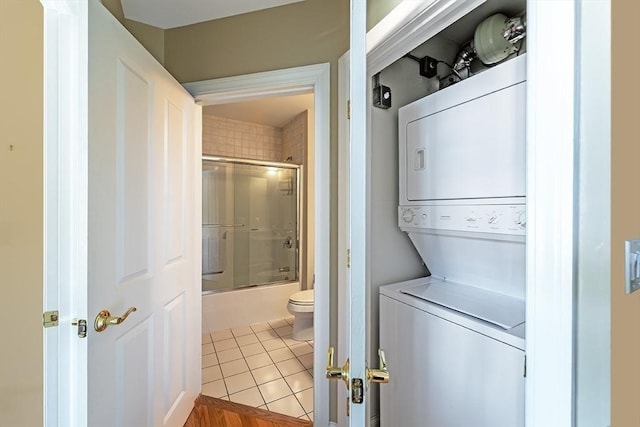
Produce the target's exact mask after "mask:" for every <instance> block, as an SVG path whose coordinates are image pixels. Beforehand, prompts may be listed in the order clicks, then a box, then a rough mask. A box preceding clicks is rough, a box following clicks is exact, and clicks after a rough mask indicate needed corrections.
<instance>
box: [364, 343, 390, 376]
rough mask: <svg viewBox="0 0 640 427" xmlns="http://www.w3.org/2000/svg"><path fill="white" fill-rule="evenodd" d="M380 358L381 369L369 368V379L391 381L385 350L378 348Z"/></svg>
mask: <svg viewBox="0 0 640 427" xmlns="http://www.w3.org/2000/svg"><path fill="white" fill-rule="evenodd" d="M378 358H379V359H380V369H369V368H367V381H368V382H373V383H384V384H386V383H388V382H389V370H388V369H387V360H386V358H385V357H384V351H382V350H380V349H378Z"/></svg>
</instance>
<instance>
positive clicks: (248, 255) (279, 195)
mask: <svg viewBox="0 0 640 427" xmlns="http://www.w3.org/2000/svg"><path fill="white" fill-rule="evenodd" d="M299 168H300V167H299V166H298V165H293V164H287V163H267V162H254V161H250V160H235V159H223V158H218V157H203V158H202V291H203V292H205V293H207V292H217V291H223V290H233V289H239V288H244V287H248V286H258V285H266V284H272V283H282V282H290V281H297V280H298V242H299V233H298V229H299V226H298V218H299V214H298V211H299V196H298V188H299V177H300V169H299Z"/></svg>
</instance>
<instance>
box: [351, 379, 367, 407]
mask: <svg viewBox="0 0 640 427" xmlns="http://www.w3.org/2000/svg"><path fill="white" fill-rule="evenodd" d="M363 384H364V382H363V381H362V378H352V379H351V401H352V402H353V403H362V401H363V400H364V389H363Z"/></svg>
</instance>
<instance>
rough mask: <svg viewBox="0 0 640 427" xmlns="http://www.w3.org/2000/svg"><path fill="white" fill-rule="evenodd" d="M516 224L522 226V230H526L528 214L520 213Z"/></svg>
mask: <svg viewBox="0 0 640 427" xmlns="http://www.w3.org/2000/svg"><path fill="white" fill-rule="evenodd" d="M516 224H517V225H518V226H520V228H525V227H526V226H527V213H526V212H525V211H520V212H518V216H517V219H516Z"/></svg>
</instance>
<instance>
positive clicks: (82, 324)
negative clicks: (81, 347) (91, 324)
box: [71, 319, 87, 338]
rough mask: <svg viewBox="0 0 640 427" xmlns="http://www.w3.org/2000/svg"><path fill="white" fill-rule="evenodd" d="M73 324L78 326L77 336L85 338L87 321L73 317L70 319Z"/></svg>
mask: <svg viewBox="0 0 640 427" xmlns="http://www.w3.org/2000/svg"><path fill="white" fill-rule="evenodd" d="M71 324H72V325H73V326H77V327H78V338H86V337H87V321H86V320H84V319H73V320H72V321H71Z"/></svg>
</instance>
